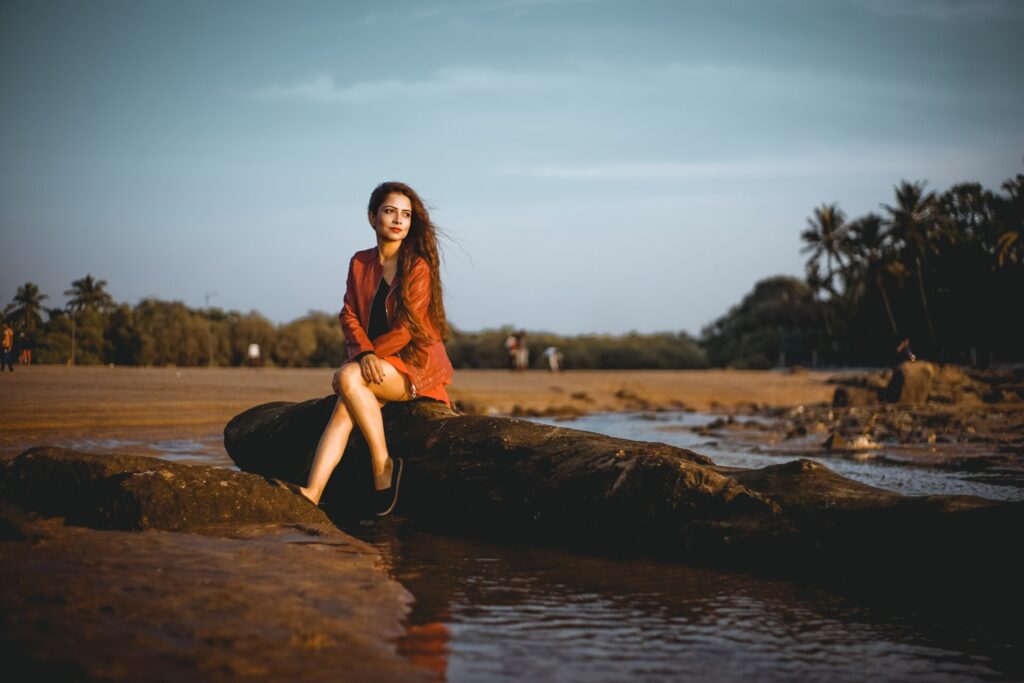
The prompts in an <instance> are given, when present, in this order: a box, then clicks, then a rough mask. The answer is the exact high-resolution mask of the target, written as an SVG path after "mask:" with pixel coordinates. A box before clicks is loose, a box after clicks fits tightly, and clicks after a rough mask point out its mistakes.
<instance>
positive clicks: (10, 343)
mask: <svg viewBox="0 0 1024 683" xmlns="http://www.w3.org/2000/svg"><path fill="white" fill-rule="evenodd" d="M0 363H2V364H0V372H3V370H4V368H7V369H8V370H10V371H11V372H14V330H12V329H11V326H10V325H8V324H7V323H4V341H3V356H2V359H0Z"/></svg>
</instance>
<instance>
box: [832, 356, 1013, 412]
mask: <svg viewBox="0 0 1024 683" xmlns="http://www.w3.org/2000/svg"><path fill="white" fill-rule="evenodd" d="M992 379H993V381H997V380H1001V379H1003V378H1002V377H1001V376H998V375H997V376H995V377H993V378H992ZM829 382H831V383H833V384H838V385H839V386H838V387H836V389H835V392H834V393H833V395H832V406H833V407H836V408H846V407H851V406H860V405H870V404H872V403H878V402H880V401H881V402H885V403H899V404H903V405H920V404H923V403H957V404H960V403H981V402H982V401H983V400H985V401H991V402H997V401H999V400H1000V398H1001V397H1002V396H1003V394H1004V393H1006V394H1007V395H1008V394H1009V392H1003V391H1002V390H998V389H996V388H995V387H993V386H992V385H991V384H990V383H987V382H985V381H981V380H979V379H975V378H973V377H971V376H970V375H968V374H967V373H966V372H965V371H964V370H963V369H962V368H960V367H957V366H956V365H936V364H934V363H929V362H928V361H921V360H919V361H905V362H903V363H900V364H899V365H898V366H896V367H895V368H893V369H892V370H885V371H882V372H880V373H877V374H853V375H842V376H837V377H833V378H831V379H830V380H829Z"/></svg>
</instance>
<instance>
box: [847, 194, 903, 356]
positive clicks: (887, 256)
mask: <svg viewBox="0 0 1024 683" xmlns="http://www.w3.org/2000/svg"><path fill="white" fill-rule="evenodd" d="M846 244H847V249H848V250H849V251H850V252H851V253H852V254H855V255H856V256H857V257H860V258H863V267H864V278H865V279H871V280H873V281H874V283H875V286H876V287H877V288H878V292H879V293H880V294H881V295H882V303H883V304H885V312H886V315H887V316H888V317H889V325H890V326H891V327H892V333H893V335H894V336H898V335H899V332H898V329H897V326H896V318H895V317H894V316H893V314H892V304H891V302H890V301H889V295H888V293H887V292H886V291H885V283H884V282H883V273H884V272H885V271H886V270H891V269H890V267H889V266H890V264H891V263H892V262H893V260H894V259H895V255H894V254H893V252H892V250H891V249H890V248H889V240H888V235H887V233H886V229H885V222H884V220H883V219H882V217H881V216H879V215H878V214H877V213H869V214H867V215H866V216H861V217H860V218H858V219H857V220H855V221H853V222H852V223H850V225H849V237H848V239H847V241H846Z"/></svg>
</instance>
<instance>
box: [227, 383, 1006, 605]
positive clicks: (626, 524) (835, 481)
mask: <svg viewBox="0 0 1024 683" xmlns="http://www.w3.org/2000/svg"><path fill="white" fill-rule="evenodd" d="M334 400H335V399H334V398H333V397H327V398H324V399H320V400H312V401H307V402H305V403H300V404H267V405H264V406H258V407H256V408H253V409H252V410H249V411H247V412H245V413H243V414H241V415H239V416H237V417H236V418H235V419H234V420H232V421H231V422H230V423H229V424H228V426H227V428H226V429H225V445H226V447H227V450H228V452H229V454H230V455H231V457H232V458H233V459H234V460H235V462H236V463H237V464H238V465H239V467H241V468H242V469H245V470H251V471H255V472H259V473H261V474H273V475H279V474H282V473H284V472H286V471H288V472H291V473H292V474H293V475H294V476H295V480H296V481H301V480H303V479H304V477H305V471H306V470H307V469H308V465H309V461H310V458H311V456H312V452H313V447H314V446H315V443H316V440H317V438H318V437H319V433H320V430H321V429H322V426H323V425H324V424H325V423H326V420H327V416H328V415H329V413H330V408H331V405H332V404H333V401H334ZM384 419H385V422H386V424H388V425H389V432H388V433H389V439H390V441H389V447H390V448H391V450H392V453H393V455H397V456H402V457H405V458H406V466H405V467H406V474H405V478H404V480H403V484H402V497H401V500H400V502H399V512H400V513H401V514H402V515H405V516H408V517H411V518H415V519H416V520H417V521H418V522H422V523H424V524H428V525H432V526H435V527H440V528H443V529H458V530H471V531H473V532H474V533H479V534H485V535H488V536H489V537H494V538H499V539H500V538H512V537H517V538H518V537H525V538H528V539H531V540H535V541H538V542H551V543H556V544H559V545H560V546H563V547H565V546H584V547H588V548H591V549H597V550H600V551H602V552H612V553H619V552H636V551H639V552H644V553H653V554H658V555H662V556H671V557H677V558H686V559H691V560H698V561H712V562H722V563H726V564H729V565H733V566H740V567H744V568H749V569H754V570H758V571H780V572H786V573H798V574H806V573H822V572H829V573H836V574H837V575H842V576H845V577H848V578H851V579H852V580H876V579H878V578H880V577H882V576H884V577H886V578H890V579H893V580H897V579H901V578H902V579H907V578H909V577H914V578H915V580H916V578H917V577H919V576H920V573H921V572H922V571H924V570H925V569H927V580H949V579H950V577H952V576H957V577H959V578H958V580H961V579H963V578H964V577H968V576H975V577H976V576H978V574H979V572H980V571H981V568H982V567H984V571H983V572H982V573H984V575H985V577H986V580H987V581H989V582H990V585H993V583H994V584H997V585H1000V586H1004V587H1005V586H1007V585H1008V584H1009V576H1010V575H1011V574H1012V572H1013V571H1017V570H1018V569H1019V568H1020V561H1019V560H1018V559H1016V557H1014V553H1013V552H1011V551H1010V549H1009V547H1008V545H1007V542H1006V541H1007V539H1006V535H1005V534H1006V533H1007V531H1006V530H1008V529H1012V528H1016V527H1018V526H1019V525H1020V524H1021V523H1022V522H1024V505H1020V504H1007V503H998V502H993V501H988V500H984V499H980V498H970V497H962V496H960V497H954V496H930V497H919V498H914V497H905V496H901V495H898V494H895V493H891V492H888V491H883V490H880V489H876V488H872V487H870V486H866V485H863V484H859V483H857V482H853V481H851V480H849V479H846V478H844V477H841V476H839V475H837V474H835V473H834V472H831V471H830V470H828V468H826V467H824V466H822V465H819V464H817V463H814V462H812V461H806V460H803V461H795V462H792V463H787V464H785V465H779V466H774V467H766V468H762V469H759V470H737V469H733V468H725V467H717V466H715V465H714V463H712V462H711V461H710V460H709V459H708V458H707V457H705V456H702V455H699V454H696V453H693V452H691V451H688V450H685V449H680V448H674V447H671V446H667V445H665V444H658V443H648V442H637V441H629V440H625V439H615V438H611V437H605V436H602V435H598V434H592V433H589V432H581V431H577V430H571V429H566V428H562V427H552V426H546V425H539V424H535V423H529V422H525V421H522V420H516V419H509V418H493V417H481V416H457V415H455V414H454V413H452V412H451V411H449V410H448V409H447V408H446V407H444V406H441V405H438V404H434V403H428V402H420V403H415V404H392V405H391V406H388V408H387V409H386V410H385V416H384ZM344 468H347V469H344ZM360 477H362V480H360ZM370 488H371V486H370V481H369V462H368V456H367V455H366V453H365V445H364V444H362V443H361V442H359V441H358V440H353V442H352V443H351V444H350V448H349V450H348V451H347V452H346V455H345V458H344V459H343V460H342V466H340V467H339V468H338V470H336V472H335V476H334V477H333V478H332V482H331V484H330V485H329V487H328V489H327V492H325V496H324V499H323V505H324V507H325V509H327V510H328V512H329V513H331V514H332V515H334V516H342V517H343V516H360V515H365V514H366V510H365V509H363V508H361V504H360V503H359V502H358V501H359V497H360V495H362V494H361V492H360V490H361V489H365V490H369V489H370ZM967 558H972V559H970V560H968V559H967ZM979 563H980V564H979Z"/></svg>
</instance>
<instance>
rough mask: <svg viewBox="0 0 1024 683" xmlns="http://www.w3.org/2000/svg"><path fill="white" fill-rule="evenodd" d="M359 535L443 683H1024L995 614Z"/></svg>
mask: <svg viewBox="0 0 1024 683" xmlns="http://www.w3.org/2000/svg"><path fill="white" fill-rule="evenodd" d="M348 531H350V532H351V533H354V534H356V535H358V536H361V537H362V538H364V539H365V540H369V541H370V542H372V543H374V544H375V545H376V546H377V547H378V548H379V549H380V550H381V552H382V554H383V556H384V558H385V562H386V563H387V565H388V568H389V572H390V573H391V575H392V576H393V577H394V578H396V579H397V580H399V581H401V582H402V583H403V584H404V585H405V586H406V587H407V588H408V589H409V590H410V592H412V594H413V595H414V596H416V600H417V602H416V603H415V605H414V607H413V611H412V614H411V615H410V616H409V620H408V631H407V634H406V635H405V636H404V637H403V638H402V639H401V640H400V641H399V643H398V647H399V651H400V652H402V653H403V654H405V655H406V656H408V657H409V658H410V659H412V660H413V661H415V662H417V663H418V664H420V665H422V666H424V667H426V668H428V669H430V670H432V671H433V672H434V673H435V675H436V676H437V679H438V680H449V681H481V680H487V681H522V680H532V681H627V680H629V681H632V680H643V681H678V680H698V681H700V680H715V681H747V682H749V681H751V680H757V681H790V680H793V681H795V680H800V681H804V680H828V681H863V680H881V681H906V680H921V681H974V680H1017V679H1019V678H1020V677H1021V676H1022V675H1024V668H1022V662H1021V660H1020V654H1019V648H1020V637H1019V635H1016V634H1015V629H1014V628H1010V627H1007V626H1005V625H1004V622H1002V621H1001V620H1000V619H998V618H995V616H994V615H992V614H986V613H985V612H984V610H981V611H980V614H979V613H974V614H969V615H966V616H965V615H963V614H961V613H955V612H950V613H943V612H942V611H941V610H938V611H936V610H935V609H934V605H933V606H931V607H929V608H928V609H923V608H922V607H921V604H922V603H918V604H915V603H913V602H909V603H906V602H901V600H902V599H901V598H900V597H899V596H886V597H882V596H874V595H872V596H868V597H867V598H865V597H864V596H861V597H851V596H848V595H843V594H841V593H838V592H835V591H832V590H828V589H825V588H821V587H817V586H809V585H806V584H800V583H797V582H786V581H779V580H771V579H764V578H758V577H753V576H749V575H745V574H741V573H732V572H722V571H716V570H712V569H706V568H695V567H691V566H687V565H685V564H680V563H664V562H656V561H650V560H642V559H628V560H627V559H608V558H601V557H593V556H587V555H579V554H569V553H562V552H558V551H555V550H551V549H545V548H536V547H528V546H506V545H496V544H493V543H487V542H482V541H476V540H467V539H460V538H451V537H448V536H442V535H437V534H432V533H429V532H425V531H422V530H415V529H413V528H412V526H411V524H410V523H409V522H408V521H406V520H402V519H401V518H393V519H390V520H386V521H385V522H384V523H380V524H368V525H365V526H363V527H361V528H356V529H349V530H348ZM923 604H927V601H925V602H924V603H923ZM1004 617H1005V615H1004Z"/></svg>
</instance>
